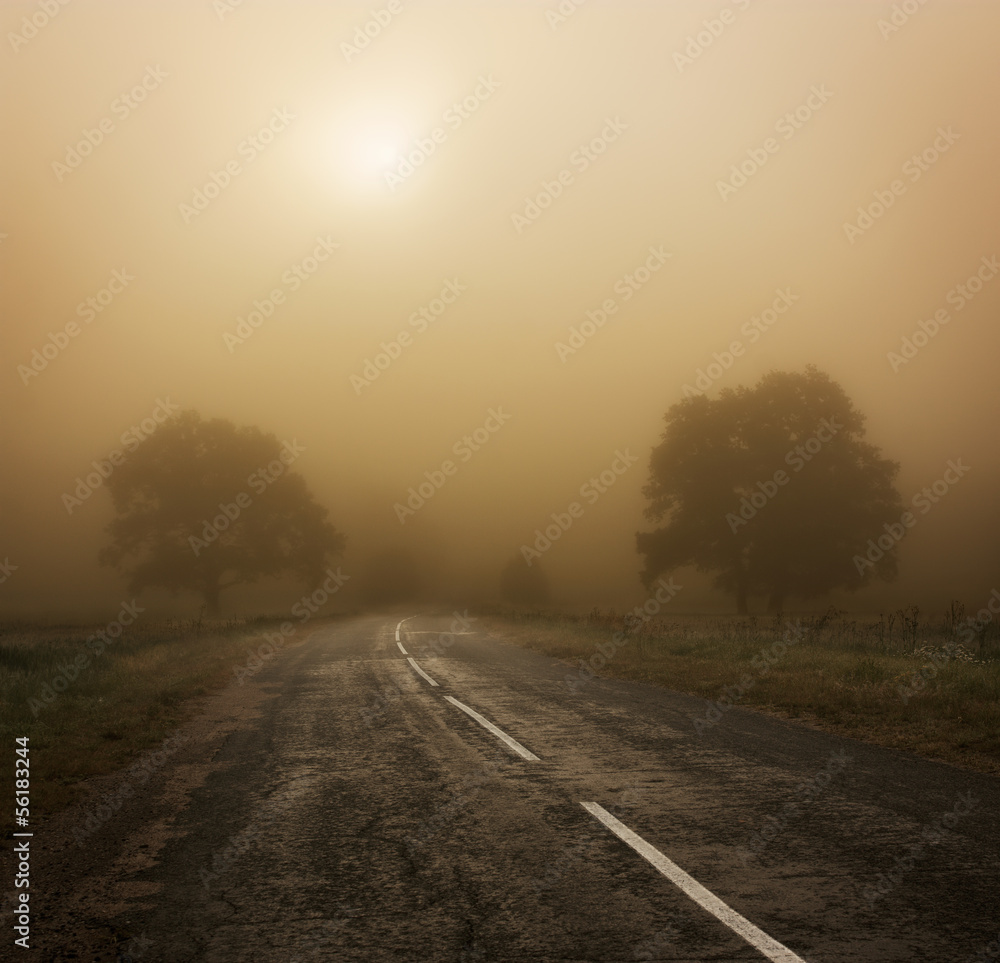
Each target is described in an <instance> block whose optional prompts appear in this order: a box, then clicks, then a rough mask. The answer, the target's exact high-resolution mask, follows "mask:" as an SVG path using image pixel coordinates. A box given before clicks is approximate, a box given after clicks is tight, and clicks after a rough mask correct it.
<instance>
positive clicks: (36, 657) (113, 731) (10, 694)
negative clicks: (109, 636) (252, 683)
mask: <svg viewBox="0 0 1000 963" xmlns="http://www.w3.org/2000/svg"><path fill="white" fill-rule="evenodd" d="M281 621H282V620H281V619H268V618H263V617H260V618H251V619H234V620H229V621H217V622H204V623H203V622H159V623H153V622H150V623H135V624H133V625H132V626H129V627H127V628H125V629H124V631H123V632H122V634H121V636H120V637H119V638H117V639H115V640H114V641H113V642H112V644H110V645H108V646H107V647H106V648H105V649H104V650H103V651H101V652H100V654H95V650H94V647H92V646H88V639H91V640H93V639H94V633H95V632H96V631H97V629H98V627H97V626H94V627H80V626H40V625H35V624H28V623H12V624H7V625H0V747H3V761H2V764H0V772H2V776H0V798H2V799H3V800H4V801H5V805H9V804H12V802H13V796H14V785H13V773H14V750H15V748H16V745H15V742H14V739H15V738H16V737H18V736H27V737H28V738H29V743H28V746H29V748H30V759H31V780H30V781H31V790H30V796H31V821H32V822H33V823H37V821H38V820H39V819H42V818H44V817H45V815H46V814H49V813H53V812H56V811H58V810H59V809H62V808H64V807H65V806H67V805H69V804H71V803H73V802H75V801H77V800H78V799H79V797H80V794H81V785H80V784H81V782H82V780H84V779H87V778H88V777H90V776H95V775H101V774H104V773H109V772H113V771H115V770H117V769H120V768H124V767H125V766H126V765H128V764H129V763H131V762H133V761H135V760H136V759H137V757H139V756H140V754H142V753H143V752H145V751H148V750H153V749H156V748H158V747H160V745H161V743H163V740H164V739H165V738H166V737H168V736H169V735H170V734H171V733H172V732H173V731H174V730H175V729H176V728H177V727H178V726H179V725H180V724H181V723H182V722H184V720H185V719H186V718H188V717H189V715H190V713H191V707H190V706H189V705H186V704H185V703H186V702H187V700H189V699H191V698H192V697H194V696H198V695H203V694H205V693H206V692H208V691H210V690H212V689H216V688H220V687H222V686H224V685H225V684H226V683H228V682H230V681H232V680H233V679H234V678H236V677H237V676H236V674H235V673H236V671H237V670H239V669H242V670H246V668H247V666H248V664H250V660H251V657H252V656H254V654H255V653H256V652H257V651H258V650H259V649H260V646H261V644H262V642H263V641H264V640H263V639H262V638H261V635H262V633H264V632H268V631H270V634H271V635H272V637H273V636H275V635H276V634H278V633H276V632H275V631H274V628H275V627H276V626H277V625H278V624H279V623H280V622H281ZM288 641H291V642H294V641H295V636H292V637H291V638H290V639H289V640H288ZM266 651H267V650H265V656H266ZM258 659H259V656H258ZM257 664H258V665H259V664H260V663H259V661H258V663H257Z"/></svg>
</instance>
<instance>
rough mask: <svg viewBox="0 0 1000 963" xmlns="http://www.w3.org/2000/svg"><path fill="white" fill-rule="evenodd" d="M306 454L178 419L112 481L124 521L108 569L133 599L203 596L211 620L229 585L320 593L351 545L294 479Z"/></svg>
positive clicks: (221, 425) (194, 418)
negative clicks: (282, 581)
mask: <svg viewBox="0 0 1000 963" xmlns="http://www.w3.org/2000/svg"><path fill="white" fill-rule="evenodd" d="M304 450H305V449H304V448H302V447H301V446H300V445H298V443H297V442H295V441H294V440H293V441H292V442H279V441H278V439H277V438H276V437H275V436H274V435H271V434H265V433H264V432H262V431H261V430H260V429H259V428H255V427H237V426H236V425H234V424H233V423H232V422H230V421H226V420H223V419H220V418H214V419H211V420H207V421H206V420H203V419H202V418H201V416H200V415H199V414H198V413H197V412H194V411H182V412H180V413H179V414H177V415H175V416H174V417H173V418H172V419H170V421H168V422H167V423H166V424H164V425H163V426H162V427H160V428H158V429H157V431H156V433H155V434H153V435H152V436H150V437H149V438H148V439H146V440H145V441H144V442H143V443H142V445H141V447H139V448H138V449H137V450H136V451H135V452H134V453H133V454H131V455H130V456H129V457H128V459H127V460H126V461H125V462H124V463H123V464H121V465H120V466H118V467H117V468H116V469H115V471H114V473H113V474H112V475H111V476H110V477H109V478H108V480H107V482H106V486H107V488H108V490H109V492H110V493H111V498H112V501H113V504H114V508H115V511H116V513H117V515H116V517H115V518H114V519H113V520H112V521H111V523H110V524H109V525H108V529H107V531H108V535H109V536H110V543H109V544H108V545H106V546H105V547H104V548H103V549H102V550H101V553H100V560H101V562H102V563H103V564H106V565H113V566H115V567H117V568H118V569H119V570H120V571H123V572H124V573H126V574H127V575H128V579H129V590H130V591H133V592H137V593H138V592H141V591H142V590H143V589H144V588H147V587H153V586H162V587H164V588H167V589H169V590H170V591H171V592H177V591H180V590H190V591H194V592H197V593H199V594H201V595H202V597H203V598H204V600H205V604H206V606H207V609H208V612H209V614H213V615H214V614H217V613H218V609H219V595H220V593H221V592H222V591H223V590H224V589H226V588H228V587H229V586H232V585H236V584H240V583H253V582H256V581H258V580H259V579H260V578H264V577H278V576H281V575H285V574H292V575H295V576H298V577H299V578H300V579H301V580H302V581H303V582H304V583H305V584H306V585H307V586H308V587H309V588H312V587H314V586H315V585H317V584H319V582H320V581H321V580H322V577H323V574H324V568H325V567H326V565H327V562H328V557H329V556H332V555H339V554H340V552H341V551H342V550H343V547H344V544H345V539H344V536H343V535H341V534H340V533H339V532H337V531H336V529H335V528H334V527H333V525H332V524H331V523H330V522H329V521H327V510H326V509H325V508H323V507H322V506H321V505H319V504H318V503H317V502H316V501H315V500H314V499H313V496H312V494H311V493H310V491H309V489H308V488H307V487H306V483H305V481H304V479H303V478H302V476H301V475H297V474H295V473H294V472H292V471H291V467H290V466H291V465H292V463H293V462H294V461H295V460H296V459H297V458H298V457H299V455H300V454H301V452H302V451H304Z"/></svg>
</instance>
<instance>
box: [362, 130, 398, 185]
mask: <svg viewBox="0 0 1000 963" xmlns="http://www.w3.org/2000/svg"><path fill="white" fill-rule="evenodd" d="M406 144H407V137H406V131H405V130H403V127H402V125H401V124H396V123H379V124H372V125H370V126H368V127H366V128H364V129H362V130H361V131H359V132H358V134H357V136H356V139H355V141H354V147H353V151H352V153H353V154H354V164H355V168H356V170H357V171H358V173H360V174H369V175H371V174H376V175H381V174H382V173H384V172H385V171H387V170H390V169H392V168H393V167H395V166H396V164H397V163H398V161H399V155H400V154H401V153H402V152H403V150H404V149H405V147H406Z"/></svg>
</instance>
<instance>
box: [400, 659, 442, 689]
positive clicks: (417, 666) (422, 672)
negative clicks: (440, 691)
mask: <svg viewBox="0 0 1000 963" xmlns="http://www.w3.org/2000/svg"><path fill="white" fill-rule="evenodd" d="M406 661H407V662H409V663H410V665H412V666H413V668H414V669H416V670H417V672H419V673H420V674H421V675H422V676H423V677H424V678H425V679H426V680H427V681H428V682H429V683H430V684H431V685H437V683H436V682H435V681H434V680H433V679H432V678H431V677H430V676H429V675H428V674H427V673H426V672H424V670H423V669H421V668H420V666H419V665H417V663H416V662H414V661H413V659H412V658H409V659H407V660H406Z"/></svg>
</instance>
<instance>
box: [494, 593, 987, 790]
mask: <svg viewBox="0 0 1000 963" xmlns="http://www.w3.org/2000/svg"><path fill="white" fill-rule="evenodd" d="M479 627H480V628H485V629H487V630H489V631H490V632H492V633H493V634H496V635H498V636H503V637H504V638H506V639H507V640H509V641H511V642H516V643H518V644H520V645H524V646H527V647H529V648H532V649H536V650H538V651H540V652H544V653H545V654H546V655H550V656H555V657H557V658H559V659H562V660H564V661H566V662H567V669H566V680H567V684H571V685H573V686H574V687H579V686H583V685H586V682H587V681H588V680H589V678H591V676H592V675H600V676H613V677H615V678H620V679H632V680H637V681H642V682H649V683H653V684H656V685H662V686H665V687H667V688H670V689H674V690H676V691H680V692H686V693H689V694H691V695H696V696H700V697H702V698H704V699H705V700H707V702H706V706H705V712H704V714H702V715H698V716H696V717H695V718H693V719H692V732H694V731H696V730H697V729H698V728H702V727H705V726H706V725H708V726H710V725H713V724H716V723H718V721H719V720H720V719H721V718H722V716H723V715H724V713H725V712H727V711H728V710H729V708H731V707H732V706H734V705H735V706H743V707H746V708H752V709H757V710H760V711H764V712H768V713H772V714H774V715H779V716H783V717H786V718H792V719H798V720H801V721H803V722H804V723H806V724H811V725H815V726H817V727H819V728H822V729H826V730H828V731H833V732H838V733H841V734H843V735H847V736H852V737H854V738H858V739H864V740H866V741H869V742H872V743H876V744H878V745H882V746H889V747H894V748H898V749H906V750H909V751H911V752H915V753H918V754H920V755H923V756H926V757H928V758H932V759H939V760H943V761H945V762H950V763H952V764H954V765H959V766H964V767H967V768H971V769H976V770H978V771H981V772H986V773H993V774H1000V633H998V626H997V622H996V620H993V621H990V622H988V623H986V624H985V625H980V627H979V628H978V629H977V630H976V631H975V632H972V631H970V630H969V629H968V627H967V622H966V619H965V617H964V613H963V612H962V611H961V608H960V607H959V606H957V605H955V604H953V606H952V609H951V611H949V612H948V613H946V614H945V615H944V617H943V618H941V619H939V620H938V621H937V622H928V621H925V620H922V619H921V615H920V612H919V611H918V610H917V609H916V608H915V607H911V608H910V609H908V610H900V611H897V612H895V613H892V614H887V615H879V616H872V617H859V616H847V615H846V614H845V613H840V612H836V611H833V610H831V611H829V612H827V613H826V614H825V615H822V616H815V615H813V616H801V617H799V616H786V617H784V618H781V619H775V618H771V617H757V616H742V617H736V616H732V617H708V616H696V615H687V616H686V615H681V616H677V617H673V618H652V619H648V620H647V621H641V620H640V619H639V618H638V617H636V616H621V615H616V614H615V613H614V612H607V613H602V612H599V611H597V610H595V611H593V612H591V613H590V615H587V616H579V617H574V616H566V615H556V614H546V613H537V612H536V613H523V612H516V611H511V610H504V609H488V610H483V612H482V615H481V621H480V622H479Z"/></svg>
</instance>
